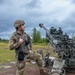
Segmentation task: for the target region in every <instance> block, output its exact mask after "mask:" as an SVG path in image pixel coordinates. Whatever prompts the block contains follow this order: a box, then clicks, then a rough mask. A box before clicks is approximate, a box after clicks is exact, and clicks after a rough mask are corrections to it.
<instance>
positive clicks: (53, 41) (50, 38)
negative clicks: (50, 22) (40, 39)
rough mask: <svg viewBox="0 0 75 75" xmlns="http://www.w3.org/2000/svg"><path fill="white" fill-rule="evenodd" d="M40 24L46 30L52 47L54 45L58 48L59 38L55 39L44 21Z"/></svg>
mask: <svg viewBox="0 0 75 75" xmlns="http://www.w3.org/2000/svg"><path fill="white" fill-rule="evenodd" d="M39 26H40V27H41V28H43V29H44V30H45V31H46V34H47V37H48V40H49V42H50V44H51V45H52V47H54V48H55V49H56V47H55V44H56V42H57V40H55V39H54V37H53V36H52V35H51V34H50V32H49V30H48V29H47V28H46V27H45V26H44V25H43V24H42V23H40V24H39Z"/></svg>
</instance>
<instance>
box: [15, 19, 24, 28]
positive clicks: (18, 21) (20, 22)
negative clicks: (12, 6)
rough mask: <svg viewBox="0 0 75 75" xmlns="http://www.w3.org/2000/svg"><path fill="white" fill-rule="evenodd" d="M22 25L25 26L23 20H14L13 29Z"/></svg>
mask: <svg viewBox="0 0 75 75" xmlns="http://www.w3.org/2000/svg"><path fill="white" fill-rule="evenodd" d="M24 24H25V22H24V21H23V20H16V21H15V22H14V27H15V28H18V27H19V26H21V25H24Z"/></svg>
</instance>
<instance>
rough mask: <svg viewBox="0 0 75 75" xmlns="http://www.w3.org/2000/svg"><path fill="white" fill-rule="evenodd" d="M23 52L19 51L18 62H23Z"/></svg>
mask: <svg viewBox="0 0 75 75" xmlns="http://www.w3.org/2000/svg"><path fill="white" fill-rule="evenodd" d="M24 57H25V56H24V52H23V51H22V50H20V51H19V53H18V60H19V61H23V60H24Z"/></svg>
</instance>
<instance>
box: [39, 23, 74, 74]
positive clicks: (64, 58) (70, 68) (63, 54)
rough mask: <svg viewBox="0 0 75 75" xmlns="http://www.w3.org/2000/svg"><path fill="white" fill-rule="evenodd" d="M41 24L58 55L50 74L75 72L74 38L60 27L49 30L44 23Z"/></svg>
mask: <svg viewBox="0 0 75 75" xmlns="http://www.w3.org/2000/svg"><path fill="white" fill-rule="evenodd" d="M39 26H40V27H41V28H43V29H44V30H45V31H46V36H47V38H48V40H49V43H50V45H51V46H52V47H53V49H54V50H53V51H54V52H55V53H57V55H58V58H57V59H56V60H54V61H53V65H51V66H52V68H51V70H50V72H51V73H50V75H54V73H58V75H65V74H66V72H75V42H74V41H73V39H71V38H69V36H68V35H67V34H64V33H63V31H62V29H61V28H60V27H59V29H58V30H57V29H56V28H54V27H51V28H50V30H48V29H47V28H46V27H45V26H44V25H43V24H42V23H41V24H39ZM49 66H50V65H49Z"/></svg>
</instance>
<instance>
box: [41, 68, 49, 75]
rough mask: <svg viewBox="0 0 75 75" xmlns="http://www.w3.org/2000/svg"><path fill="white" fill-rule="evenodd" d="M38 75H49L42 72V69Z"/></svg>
mask: <svg viewBox="0 0 75 75" xmlns="http://www.w3.org/2000/svg"><path fill="white" fill-rule="evenodd" d="M40 75H49V74H48V73H47V72H44V70H43V69H41V70H40Z"/></svg>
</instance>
